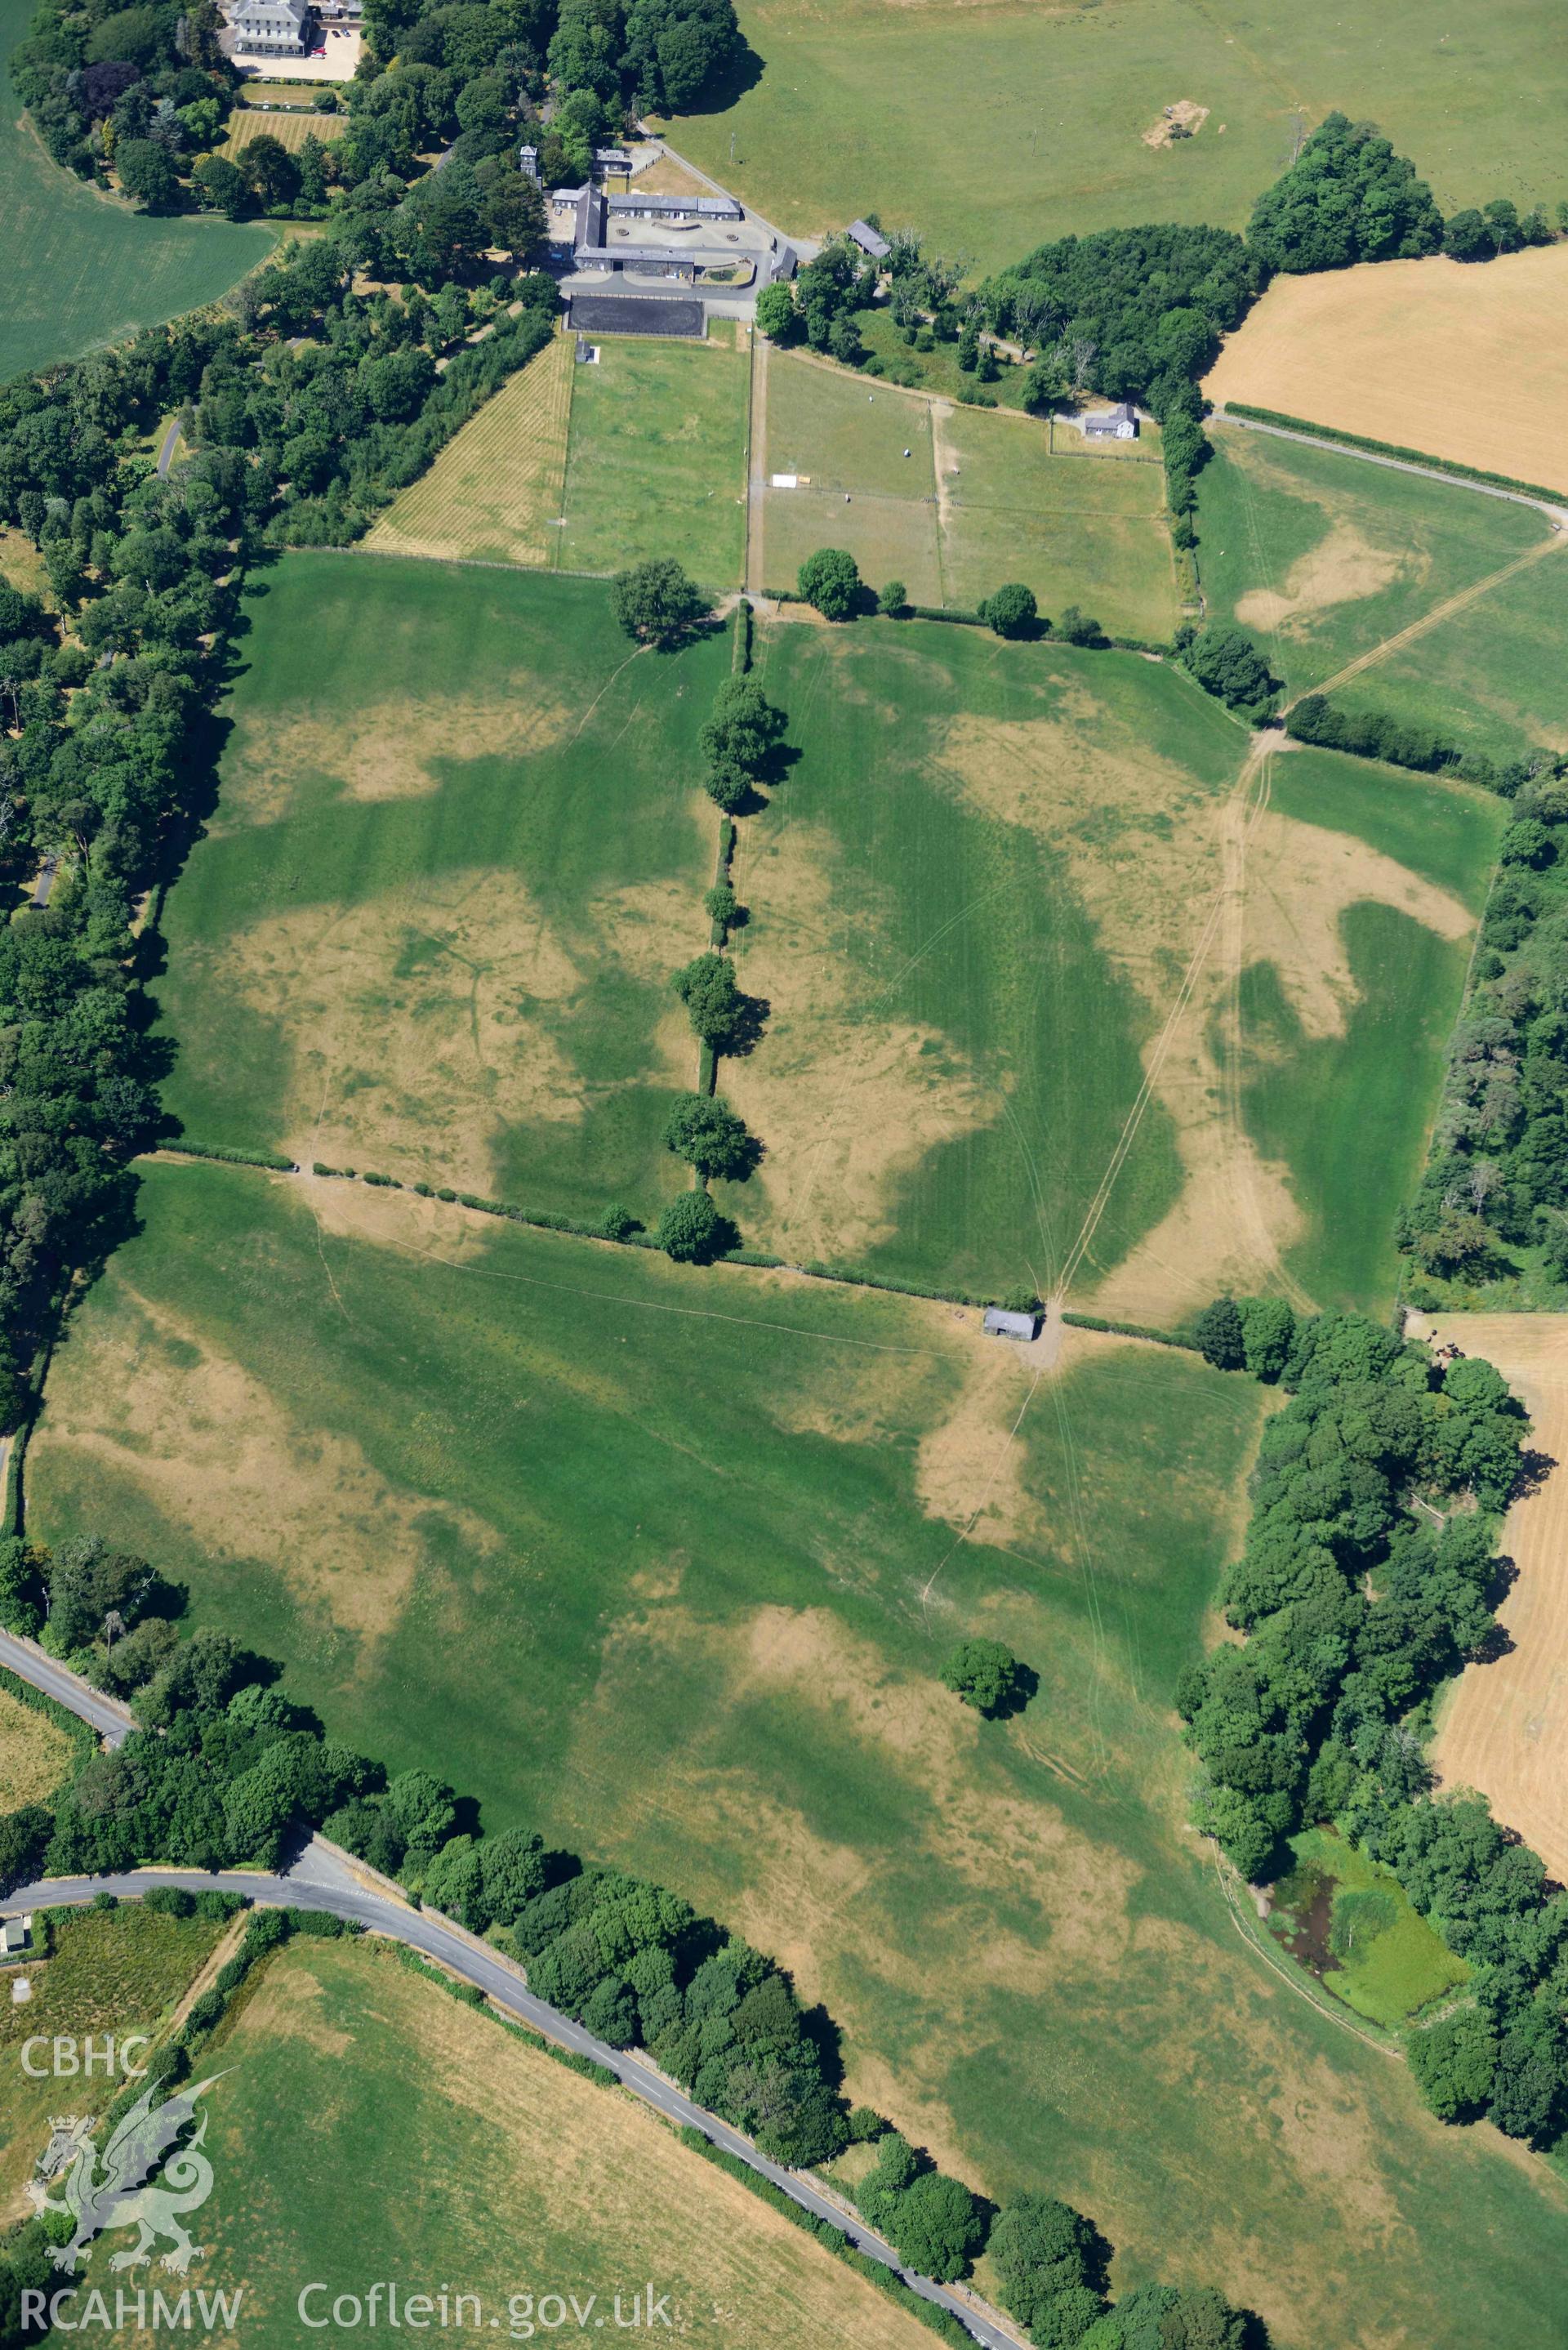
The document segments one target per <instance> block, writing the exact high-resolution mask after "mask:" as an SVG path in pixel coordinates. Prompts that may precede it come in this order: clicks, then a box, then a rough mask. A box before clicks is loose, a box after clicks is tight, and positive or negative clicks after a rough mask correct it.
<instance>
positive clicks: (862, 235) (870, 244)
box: [845, 221, 893, 261]
mask: <svg viewBox="0 0 1568 2350" xmlns="http://www.w3.org/2000/svg"><path fill="white" fill-rule="evenodd" d="M845 234H846V236H847V237H848V239H849V242H850V244H857V245H858V246H859V247H860V250H861V252H862V253H864V254H867V255H869V256H870V258H871V259H872V260H873V261H886V260H887V258H888V255H889V254H890V253H891V252H892V250H893V248H892V246H891V245H890V244H888V240H887V238H886V237H885V236H884V235H883V234H882V232H881V230H880V229H875V228H873V227H872V226H871V224H870V223H869V221H851V222H850V224H849V226H848V228H847V229H846V231H845Z"/></svg>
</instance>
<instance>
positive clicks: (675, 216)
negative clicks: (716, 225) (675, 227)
mask: <svg viewBox="0 0 1568 2350" xmlns="http://www.w3.org/2000/svg"><path fill="white" fill-rule="evenodd" d="M607 203H608V204H609V208H610V214H611V217H612V218H613V219H616V220H649V221H742V220H744V219H745V217H746V215H745V213H744V212H743V211H742V208H741V206H740V205H739V204H738V203H736V202H735V199H734V197H733V196H653V195H644V194H642V193H641V192H639V190H638V189H636V188H631V189H628V192H626V194H625V195H618V196H610V197H608V198H607Z"/></svg>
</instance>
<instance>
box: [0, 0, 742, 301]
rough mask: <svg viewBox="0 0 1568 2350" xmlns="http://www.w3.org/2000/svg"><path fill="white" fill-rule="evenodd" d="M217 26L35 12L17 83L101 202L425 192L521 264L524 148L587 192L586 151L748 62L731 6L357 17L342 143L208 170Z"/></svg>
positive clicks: (335, 203) (601, 5)
mask: <svg viewBox="0 0 1568 2350" xmlns="http://www.w3.org/2000/svg"><path fill="white" fill-rule="evenodd" d="M220 23H221V19H220V17H219V15H218V11H217V9H216V8H215V6H214V5H213V0H196V5H194V6H193V7H191V8H182V6H181V5H178V0H138V5H132V6H130V7H118V6H116V5H114V0H88V5H86V6H80V5H75V0H43V5H42V6H41V7H40V8H39V10H38V13H37V16H36V18H35V19H34V26H33V31H32V34H31V36H30V37H29V38H28V39H27V40H26V41H25V42H24V43H23V44H22V45H21V47H19V48H18V50H17V51H16V57H15V58H14V60H13V64H12V73H13V77H14V78H15V80H16V86H17V88H18V90H19V91H20V93H21V95H22V98H23V99H24V101H25V102H26V105H27V107H28V108H29V109H30V110H31V113H32V116H33V119H34V120H35V122H36V124H37V126H38V129H39V131H40V133H41V134H42V136H43V138H44V139H45V140H46V143H47V146H48V148H49V151H50V153H51V154H53V155H54V156H55V158H56V160H57V161H59V162H62V163H64V164H66V165H67V166H68V168H69V169H71V170H73V171H76V172H80V173H81V174H82V175H83V176H84V177H93V178H97V179H99V181H100V182H103V183H104V184H108V175H109V172H111V171H112V172H113V175H114V178H115V179H116V180H117V181H118V182H119V185H120V186H121V187H122V188H123V189H124V191H125V192H126V193H127V194H129V195H132V196H135V197H137V198H138V199H139V200H140V202H141V203H142V204H143V205H144V206H145V207H146V208H147V209H149V210H151V211H157V212H167V211H171V210H176V209H180V208H182V207H188V206H190V205H192V204H196V203H200V204H202V205H205V206H207V207H208V208H209V209H212V210H215V211H223V212H225V213H229V214H230V215H231V216H232V217H234V218H235V219H238V218H242V217H244V215H245V214H246V213H251V212H257V211H260V212H263V213H267V214H269V215H271V216H274V217H278V216H289V215H304V216H306V217H319V216H321V215H322V214H323V213H327V211H328V210H331V211H336V210H337V209H338V208H339V207H340V206H342V205H344V204H347V203H353V204H354V205H355V206H356V208H357V209H358V210H360V211H369V212H370V213H374V214H378V215H381V214H387V213H393V212H395V211H396V210H397V208H398V206H399V205H400V203H401V202H402V200H403V199H404V197H405V196H406V195H407V193H408V191H409V189H410V186H411V185H412V184H413V183H415V182H427V181H431V180H433V181H434V182H435V183H436V184H438V185H439V186H440V189H441V204H440V209H441V210H443V211H449V210H457V209H462V208H466V209H468V210H475V211H477V212H478V213H480V214H482V215H483V219H484V222H485V224H486V226H487V227H488V228H489V230H490V231H491V232H492V233H491V234H490V235H489V236H488V237H487V238H486V239H485V242H486V243H488V244H494V245H499V246H503V247H504V248H505V249H506V250H508V251H511V252H514V253H516V254H517V255H519V257H523V256H525V255H526V254H527V253H528V251H529V250H530V249H531V247H532V246H533V244H535V242H536V241H537V239H538V237H539V236H540V234H542V232H543V228H544V213H543V210H542V207H541V204H540V201H539V193H538V190H537V188H536V187H535V184H534V182H532V181H531V180H528V179H526V178H524V174H523V173H522V172H521V171H520V170H519V168H518V158H517V150H518V146H519V143H520V141H522V140H532V141H533V142H534V143H535V145H537V146H538V147H539V149H540V164H541V170H542V172H543V173H544V176H545V181H546V182H547V183H549V184H559V183H562V182H576V181H580V180H582V179H583V178H585V177H586V176H587V172H588V169H589V165H590V162H591V160H592V150H593V147H594V145H595V143H596V141H598V140H606V139H611V138H616V137H618V136H619V135H620V134H621V133H622V132H623V131H624V130H626V129H628V127H629V126H630V124H631V123H632V122H633V121H634V120H636V118H637V117H638V116H639V114H641V113H644V112H647V111H649V110H657V109H674V108H679V107H683V106H689V105H691V104H692V103H693V102H694V101H695V100H696V99H698V98H700V97H701V95H702V93H703V92H704V90H705V89H707V88H709V87H710V86H711V85H713V84H714V83H716V82H719V81H721V80H722V78H723V76H724V75H725V73H726V72H727V71H728V70H729V69H730V68H732V65H733V64H734V63H735V61H736V59H737V57H738V56H739V54H740V49H741V44H740V36H739V33H738V31H737V28H736V24H735V12H734V8H733V6H732V0H558V5H557V0H491V4H490V5H482V0H457V4H456V5H451V0H448V5H434V6H430V5H425V6H421V5H419V0H368V5H367V8H366V16H365V28H366V37H367V53H366V55H365V57H364V58H363V60H362V62H361V65H360V68H359V71H358V74H357V75H356V76H355V78H353V79H352V80H351V81H349V82H348V83H346V84H344V85H341V86H340V88H327V89H325V90H324V91H322V92H321V93H320V94H319V95H317V104H318V105H320V106H325V107H327V108H328V109H336V108H337V107H338V106H342V107H343V108H345V109H347V111H348V114H349V116H350V118H351V120H350V125H349V129H348V133H347V135H346V136H345V137H344V138H343V139H341V140H338V141H337V142H335V143H334V144H331V145H327V143H325V142H323V141H320V140H317V141H314V142H311V141H307V142H306V147H305V149H304V151H303V152H302V153H301V154H300V155H298V156H295V155H291V154H289V153H288V152H287V151H286V150H285V149H284V148H283V146H282V145H281V143H280V142H279V141H278V140H275V139H271V138H269V137H267V136H265V134H264V135H263V136H262V137H261V138H259V139H257V140H253V141H251V142H250V144H249V145H248V146H247V147H245V148H244V150H243V151H242V152H241V154H240V157H239V160H238V161H237V162H232V161H229V160H228V159H227V158H226V157H223V156H221V155H218V154H215V153H214V152H213V149H214V148H215V147H216V145H217V144H218V142H219V140H220V139H221V138H222V135H223V126H224V123H225V121H226V120H227V117H228V114H229V111H230V109H231V107H232V106H233V105H234V101H235V98H236V95H237V92H238V90H239V88H240V86H241V80H240V77H239V76H238V75H237V74H236V73H235V71H234V68H233V67H232V66H231V65H230V64H229V62H228V60H227V59H226V58H225V57H223V53H222V51H221V49H220V47H219V46H218V38H217V36H218V32H219V28H220ZM310 94H311V93H307V92H302V98H303V97H305V96H307V95H310ZM546 102H547V119H546V113H545V111H544V110H542V109H545V108H546ZM438 163H439V166H440V169H439V172H435V173H432V166H435V165H437V164H438ZM431 201H433V188H431V189H427V194H426V196H425V197H424V198H423V199H421V202H426V203H428V202H431ZM417 209H418V208H417V207H416V210H417Z"/></svg>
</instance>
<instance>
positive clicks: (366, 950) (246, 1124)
mask: <svg viewBox="0 0 1568 2350" xmlns="http://www.w3.org/2000/svg"><path fill="white" fill-rule="evenodd" d="M244 620H245V623H246V625H245V627H244V632H243V633H242V636H241V639H240V666H239V673H238V675H237V677H236V680H235V682H234V689H233V691H232V692H231V694H230V696H229V698H228V700H227V701H226V702H224V704H223V707H222V711H221V712H220V733H221V735H222V736H223V738H224V742H223V753H222V758H221V763H220V766H219V771H218V778H217V782H218V791H217V804H216V808H215V811H214V812H213V815H212V816H211V817H210V818H209V822H208V827H207V832H206V837H203V838H202V840H200V841H199V842H198V844H197V846H196V847H195V849H194V850H193V852H192V856H191V858H190V859H189V862H188V865H187V868H186V870H185V872H184V873H183V875H182V878H181V879H180V880H179V882H178V883H177V884H176V886H175V887H174V889H172V890H171V893H170V895H169V898H168V900H167V904H166V908H165V911H164V914H163V918H162V929H163V936H164V939H165V941H166V944H167V948H168V972H167V976H166V977H165V978H164V979H163V980H162V981H161V984H160V995H161V1006H162V1012H163V1015H164V1018H165V1021H166V1023H167V1025H168V1029H169V1031H170V1033H171V1035H172V1037H173V1038H174V1040H175V1043H176V1046H177V1058H176V1064H175V1068H174V1074H173V1076H172V1078H171V1082H170V1084H169V1087H168V1090H167V1096H166V1098H167V1101H168V1105H169V1107H170V1108H171V1110H172V1112H173V1113H174V1115H175V1116H176V1117H177V1118H179V1119H180V1120H181V1121H182V1126H183V1129H184V1131H185V1133H186V1134H187V1135H188V1136H189V1137H190V1138H191V1139H194V1140H197V1141H201V1142H206V1143H219V1144H224V1145H231V1146H233V1145H237V1146H240V1147H242V1148H249V1149H278V1148H288V1149H292V1150H294V1151H295V1152H296V1154H297V1155H299V1156H301V1157H303V1158H305V1159H323V1160H326V1161H327V1162H328V1163H330V1164H332V1165H343V1164H345V1163H347V1164H348V1165H350V1166H355V1167H358V1169H360V1170H361V1171H363V1170H367V1169H369V1170H373V1171H379V1172H383V1173H388V1174H392V1175H397V1176H401V1177H404V1178H406V1179H408V1180H413V1179H414V1178H416V1177H418V1178H422V1179H423V1180H427V1181H429V1182H431V1183H447V1184H452V1185H453V1186H455V1187H456V1188H458V1189H467V1190H476V1191H483V1192H485V1193H487V1194H492V1193H493V1194H496V1195H499V1196H501V1197H503V1198H506V1199H510V1200H514V1201H523V1202H524V1204H531V1205H535V1206H544V1207H547V1208H549V1209H551V1210H554V1211H561V1212H566V1213H570V1214H584V1215H589V1216H595V1215H597V1214H599V1213H601V1212H602V1211H603V1210H604V1208H605V1207H606V1206H607V1205H608V1203H609V1202H610V1201H612V1200H614V1199H616V1198H618V1196H620V1195H621V1194H622V1193H629V1194H630V1197H631V1200H632V1202H633V1204H635V1205H637V1206H639V1207H640V1208H641V1209H642V1210H643V1211H644V1212H647V1213H650V1214H651V1213H656V1212H657V1210H658V1208H659V1204H660V1202H661V1201H662V1200H663V1198H664V1197H665V1196H666V1194H667V1193H668V1192H670V1191H672V1190H674V1189H676V1188H678V1187H679V1185H680V1180H681V1177H682V1175H683V1174H684V1172H685V1170H683V1169H682V1168H680V1166H679V1164H678V1162H677V1161H675V1160H674V1159H670V1157H669V1156H668V1154H667V1153H666V1152H665V1151H664V1150H663V1149H661V1147H660V1141H659V1137H660V1134H661V1131H662V1128H663V1124H664V1121H665V1118H666V1117H667V1115H668V1109H669V1102H670V1095H671V1094H672V1093H673V1092H674V1091H676V1090H678V1089H680V1088H682V1087H688V1086H690V1085H691V1083H692V1082H693V1077H694V1072H695V1068H696V1046H695V1044H694V1042H693V1040H692V1038H691V1032H690V1028H689V1026H688V1024H687V1022H686V1017H685V1014H684V1013H683V1012H682V1011H681V1008H680V1004H679V1003H677V1002H676V1000H675V998H674V996H673V994H672V993H671V992H670V972H671V971H673V970H674V969H676V968H677V966H678V965H679V964H680V963H681V962H684V961H686V960H687V958H688V957H689V956H690V955H691V954H693V953H696V952H698V951H700V950H701V948H702V947H704V946H705V945H706V944H707V941H708V919H707V917H706V915H705V914H704V913H703V911H702V908H701V893H702V890H703V889H704V888H705V887H706V885H707V883H708V881H709V879H711V872H712V860H713V854H714V841H715V837H716V828H717V821H718V820H717V817H716V816H715V814H714V811H713V809H712V806H711V803H710V802H709V801H708V800H707V799H706V798H705V797H703V796H702V795H701V793H700V792H698V791H697V790H695V789H694V788H693V787H692V780H693V779H694V778H695V777H696V776H697V775H698V774H699V772H700V765H701V763H700V760H699V756H698V753H697V745H696V734H697V729H698V727H699V725H700V724H701V721H702V719H703V718H704V717H705V715H706V714H707V710H708V706H709V703H710V702H711V697H712V693H713V690H714V688H715V686H716V685H717V683H718V682H719V680H720V679H721V678H722V676H724V675H725V674H726V673H727V672H728V669H729V663H730V647H729V641H728V638H727V636H726V635H724V634H723V633H722V632H721V633H720V634H718V635H716V636H715V637H714V638H713V639H710V640H709V641H707V642H705V643H701V644H699V645H697V646H695V647H693V648H691V650H687V651H685V652H682V653H680V654H679V655H675V656H663V655H659V654H656V653H651V652H649V653H639V652H637V651H636V650H635V649H634V648H633V647H632V646H631V645H630V644H628V641H627V639H626V638H625V637H624V636H623V635H622V634H621V633H620V631H619V630H618V629H617V628H616V627H615V626H614V624H613V622H612V621H611V619H610V618H609V611H608V597H607V590H606V588H605V587H603V586H602V585H601V584H599V583H598V582H596V581H589V580H568V579H546V578H545V577H541V576H539V575H536V574H535V575H531V574H529V573H527V572H521V571H520V572H515V573H509V572H504V571H498V570H480V569H470V568H464V567H456V566H452V565H450V564H439V563H427V562H414V561H408V560H403V559H400V558H393V557H382V556H368V555H355V556H341V555H337V556H334V555H326V554H297V555H289V556H285V557H284V558H283V560H282V561H281V562H279V563H278V564H276V565H275V566H274V567H272V568H270V569H268V570H265V571H264V572H262V573H260V574H259V575H253V580H252V586H251V587H250V589H249V590H248V592H247V598H246V603H245V609H244Z"/></svg>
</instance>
